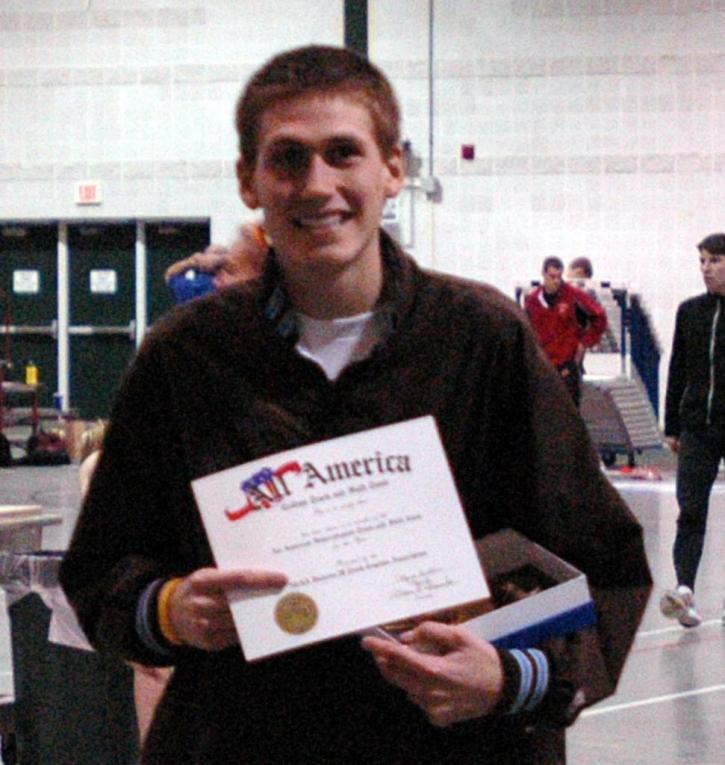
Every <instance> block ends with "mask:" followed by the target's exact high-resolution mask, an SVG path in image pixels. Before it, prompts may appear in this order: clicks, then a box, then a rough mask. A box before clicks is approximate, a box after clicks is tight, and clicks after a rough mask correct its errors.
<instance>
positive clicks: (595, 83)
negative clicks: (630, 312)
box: [371, 0, 725, 383]
mask: <svg viewBox="0 0 725 765" xmlns="http://www.w3.org/2000/svg"><path fill="white" fill-rule="evenodd" d="M428 6H429V4H428V3H420V2H417V1H416V0H381V1H379V2H375V3H374V5H373V9H374V12H373V14H372V22H373V28H372V31H371V52H372V55H373V58H375V59H376V60H378V61H379V62H380V63H381V64H382V65H383V66H384V68H385V69H386V70H387V71H388V72H389V73H390V75H391V76H392V78H393V80H394V81H395V84H396V86H397V87H398V90H399V91H400V92H401V93H402V94H403V101H404V113H405V116H406V132H407V134H408V135H409V136H410V137H411V138H412V139H413V142H414V146H415V148H416V149H417V150H419V151H421V153H422V154H423V156H424V158H425V163H424V164H426V165H427V164H428V143H429V134H428V124H429V114H428V88H427V85H426V80H427V69H428V41H427V29H426V27H427V24H428ZM433 11H434V14H433V51H434V57H433V71H434V87H433V101H434V109H433V116H434V119H433V137H432V143H433V146H434V152H433V159H434V161H433V168H434V173H435V175H437V176H438V177H439V178H440V180H441V185H442V188H443V202H442V203H441V204H438V205H429V206H427V207H425V206H423V205H418V207H419V208H420V210H419V214H418V216H417V217H418V222H417V226H418V228H419V229H420V230H421V232H422V231H425V236H419V237H418V240H417V241H418V243H419V246H420V250H421V252H420V254H419V257H420V258H421V259H422V260H424V261H427V262H430V263H432V264H434V265H435V266H436V267H438V268H441V269H444V270H448V271H454V272H458V273H464V274H466V275H469V276H473V277H475V278H480V279H483V280H485V281H489V282H492V283H494V284H496V285H497V286H499V287H500V288H501V289H503V290H504V291H506V292H508V293H509V294H511V293H512V290H513V285H514V284H515V283H516V282H517V281H524V280H529V279H532V278H536V277H537V276H538V274H539V271H540V266H541V262H542V260H543V258H544V257H545V256H546V255H550V254H556V255H559V256H560V257H561V258H562V259H563V260H564V261H565V262H566V261H568V260H569V259H571V258H573V257H575V256H579V255H586V256H589V257H590V258H591V259H592V261H593V263H594V267H595V278H597V279H609V280H612V281H614V282H626V283H629V284H630V285H632V286H633V287H634V288H636V289H637V290H638V291H639V292H640V293H641V294H642V295H643V297H644V299H645V302H646V305H647V306H648V307H649V309H650V313H651V315H652V317H653V320H654V324H655V328H656V331H657V334H658V336H659V338H660V340H661V343H662V345H663V350H665V351H666V354H665V355H666V357H665V359H664V360H663V364H662V367H661V380H662V382H663V383H664V381H665V378H666V364H667V363H668V358H669V347H670V343H671V338H672V330H673V325H674V308H675V304H676V303H677V302H678V301H680V300H682V299H683V298H685V297H686V296H689V295H691V294H694V293H697V292H701V291H702V289H703V288H702V280H701V278H700V275H699V270H698V265H697V251H696V249H695V244H696V243H697V242H698V241H700V240H701V239H702V238H703V237H704V236H705V235H706V234H708V233H712V232H714V231H722V230H725V38H724V37H723V34H722V30H723V28H725V2H723V0H649V1H647V0H487V1H486V2H477V1H476V0H455V1H454V2H447V3H443V2H436V3H434V4H433ZM463 144H473V145H474V146H475V159H474V160H473V161H467V160H462V159H461V146H462V145H463Z"/></svg>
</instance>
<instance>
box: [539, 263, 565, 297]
mask: <svg viewBox="0 0 725 765" xmlns="http://www.w3.org/2000/svg"><path fill="white" fill-rule="evenodd" d="M563 273H564V263H563V262H562V261H561V258H557V257H556V256H553V255H552V256H550V257H548V258H546V259H545V260H544V264H543V266H542V267H541V275H542V276H543V277H544V292H546V294H547V295H555V294H556V293H557V292H558V291H559V287H561V281H562V274H563Z"/></svg>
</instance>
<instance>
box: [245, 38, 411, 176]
mask: <svg viewBox="0 0 725 765" xmlns="http://www.w3.org/2000/svg"><path fill="white" fill-rule="evenodd" d="M321 93H324V94H333V95H345V96H350V97H352V98H353V99H357V100H359V101H360V102H362V104H363V105H364V106H365V107H366V108H367V109H368V112H369V113H370V117H371V119H372V122H373V130H374V133H375V140H376V142H377V144H378V147H379V148H380V151H381V153H382V154H383V156H384V157H389V156H390V155H391V154H392V152H393V151H394V149H395V147H396V145H397V144H398V142H399V141H400V107H399V106H398V100H397V98H396V97H395V92H394V91H393V88H392V86H391V84H390V82H389V81H388V79H387V77H386V76H385V75H384V74H383V73H382V72H381V71H380V70H379V69H378V68H377V67H376V66H373V64H371V63H370V62H369V61H368V60H367V59H366V58H364V57H363V56H361V55H360V54H359V53H355V52H354V51H351V50H349V49H346V48H335V47H332V46H326V45H308V46H305V47H303V48H295V49H293V50H290V51H286V52H285V53H280V54H279V55H277V56H275V57H274V58H272V59H270V60H269V61H268V62H267V63H266V64H265V65H264V66H263V67H262V68H261V69H259V70H258V71H257V72H256V74H254V75H253V76H252V78H251V79H250V80H249V82H248V83H247V86H246V87H245V88H244V90H243V91H242V94H241V96H240V97H239V100H238V101H237V108H236V115H235V124H236V128H237V134H238V135H239V151H240V153H241V157H242V164H243V165H244V167H245V168H246V169H247V172H251V170H252V168H254V166H255V165H256V162H257V152H258V148H259V147H258V144H259V125H260V123H261V121H262V116H263V114H264V112H265V111H266V110H267V109H269V108H270V106H272V105H273V104H276V103H278V102H280V101H284V100H287V99H291V98H296V97H298V96H300V95H303V94H321Z"/></svg>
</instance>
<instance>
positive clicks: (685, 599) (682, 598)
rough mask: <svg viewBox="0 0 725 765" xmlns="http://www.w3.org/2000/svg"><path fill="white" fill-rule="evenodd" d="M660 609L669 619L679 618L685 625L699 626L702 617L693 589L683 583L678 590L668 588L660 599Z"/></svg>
mask: <svg viewBox="0 0 725 765" xmlns="http://www.w3.org/2000/svg"><path fill="white" fill-rule="evenodd" d="M660 611H661V612H662V615H663V616H666V617H667V618H668V619H677V621H678V622H679V623H680V624H681V625H682V626H683V627H699V626H700V624H701V623H702V617H701V616H700V614H699V613H698V611H697V608H695V601H694V600H693V596H692V590H691V589H690V588H689V587H687V586H686V585H684V584H681V585H680V586H679V587H678V588H677V589H676V590H666V591H665V594H664V595H663V596H662V599H661V600H660Z"/></svg>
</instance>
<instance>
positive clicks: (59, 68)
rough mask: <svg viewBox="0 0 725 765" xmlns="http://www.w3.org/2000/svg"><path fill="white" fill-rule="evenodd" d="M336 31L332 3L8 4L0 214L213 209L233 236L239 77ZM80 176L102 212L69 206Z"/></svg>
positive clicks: (336, 38)
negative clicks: (98, 190) (95, 190)
mask: <svg viewBox="0 0 725 765" xmlns="http://www.w3.org/2000/svg"><path fill="white" fill-rule="evenodd" d="M342 39H343V5H342V2H341V0H335V1H334V2H330V0H214V2H201V1H199V2H196V1H195V0H161V1H160V2H154V0H56V2H52V0H34V1H33V0H3V2H2V3H0V218H3V219H11V218H68V219H77V218H99V217H102V218H119V217H132V218H142V217H158V216H173V217H182V216H194V217H200V216H210V217H211V219H212V232H213V235H214V237H215V238H216V239H218V240H221V241H225V240H228V239H230V238H231V236H232V235H233V231H234V228H235V225H236V224H237V223H238V222H239V221H240V220H241V219H242V218H244V217H245V216H248V213H247V212H245V209H244V208H243V206H242V203H241V201H240V200H239V196H238V194H237V189H236V182H235V178H234V163H235V159H236V156H235V155H236V146H237V144H236V136H235V133H234V126H233V116H234V105H235V100H236V98H237V96H238V94H239V91H240V89H241V86H242V84H243V83H244V82H245V81H246V79H247V78H248V77H249V75H250V74H251V73H252V71H254V69H256V68H257V67H258V66H259V65H260V64H261V63H262V62H263V61H264V60H265V59H267V58H268V57H269V56H271V55H273V54H274V53H276V52H278V51H279V50H282V49H284V48H288V47H292V46H296V45H302V44H306V43H310V42H318V43H330V44H339V43H340V42H341V41H342ZM86 179H93V180H98V181H100V182H101V184H102V192H103V199H104V202H103V205H102V206H101V207H97V208H78V207H77V206H76V205H75V203H74V190H75V184H76V183H77V182H78V181H81V180H86Z"/></svg>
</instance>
